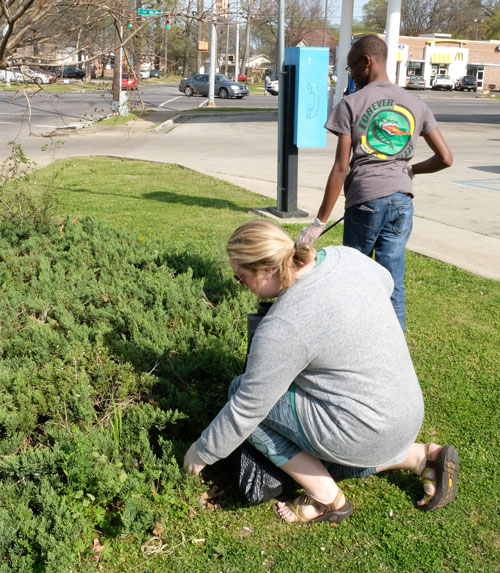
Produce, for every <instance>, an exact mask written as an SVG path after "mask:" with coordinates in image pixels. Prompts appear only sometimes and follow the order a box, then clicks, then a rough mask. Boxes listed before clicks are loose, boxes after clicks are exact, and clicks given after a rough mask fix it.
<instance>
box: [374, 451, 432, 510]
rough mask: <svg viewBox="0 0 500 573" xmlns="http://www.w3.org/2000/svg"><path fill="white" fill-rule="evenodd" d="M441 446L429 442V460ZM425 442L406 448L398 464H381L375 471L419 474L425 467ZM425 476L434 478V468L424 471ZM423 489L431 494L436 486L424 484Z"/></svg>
mask: <svg viewBox="0 0 500 573" xmlns="http://www.w3.org/2000/svg"><path fill="white" fill-rule="evenodd" d="M441 449H442V446H439V445H438V444H434V443H430V444H429V456H430V458H431V460H435V459H436V458H437V457H438V455H439V452H440V451H441ZM426 462H427V459H426V444H416V443H415V444H412V445H411V446H410V449H409V450H408V454H407V455H406V459H405V460H404V461H403V462H401V463H400V464H396V465H393V466H383V467H378V468H377V472H383V471H386V470H408V471H411V472H413V473H414V474H416V475H418V476H420V475H422V472H423V471H424V469H425V467H426ZM425 477H426V478H429V479H431V480H432V479H435V477H436V472H435V470H434V469H430V470H429V471H428V472H427V473H426V476H425ZM424 491H425V493H426V494H427V495H429V496H433V495H434V494H435V493H436V486H435V485H434V484H431V483H425V484H424ZM425 503H426V501H425V500H424V499H421V500H420V501H418V502H417V505H419V506H420V505H424V504H425Z"/></svg>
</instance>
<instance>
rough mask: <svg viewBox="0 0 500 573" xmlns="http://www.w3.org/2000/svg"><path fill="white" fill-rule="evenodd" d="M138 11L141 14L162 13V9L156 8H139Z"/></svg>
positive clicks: (153, 14) (152, 14)
mask: <svg viewBox="0 0 500 573" xmlns="http://www.w3.org/2000/svg"><path fill="white" fill-rule="evenodd" d="M137 13H138V14H139V16H158V15H160V14H162V11H161V10H157V9H155V8H139V9H138V10H137Z"/></svg>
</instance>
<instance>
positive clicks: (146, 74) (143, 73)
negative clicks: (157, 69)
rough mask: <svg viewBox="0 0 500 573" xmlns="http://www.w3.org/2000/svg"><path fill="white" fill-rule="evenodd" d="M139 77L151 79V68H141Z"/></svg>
mask: <svg viewBox="0 0 500 573" xmlns="http://www.w3.org/2000/svg"><path fill="white" fill-rule="evenodd" d="M139 77H140V78H141V80H149V77H150V73H149V70H141V71H140V72H139Z"/></svg>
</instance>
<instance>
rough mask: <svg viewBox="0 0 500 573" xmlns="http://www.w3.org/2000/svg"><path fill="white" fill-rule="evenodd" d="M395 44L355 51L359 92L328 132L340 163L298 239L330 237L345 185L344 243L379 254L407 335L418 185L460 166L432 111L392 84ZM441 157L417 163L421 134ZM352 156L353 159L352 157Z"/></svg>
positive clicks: (351, 66) (374, 39)
mask: <svg viewBox="0 0 500 573" xmlns="http://www.w3.org/2000/svg"><path fill="white" fill-rule="evenodd" d="M386 62H387V45H386V44H385V42H384V41H383V40H381V39H380V38H379V37H378V36H372V35H370V36H364V37H363V38H361V39H360V40H358V41H357V42H356V43H355V44H354V45H353V46H352V48H351V50H350V52H349V55H348V56H347V63H348V66H347V69H348V70H349V71H350V72H351V76H352V78H353V80H354V82H355V84H356V87H357V88H358V91H357V92H355V93H353V94H351V95H348V96H346V97H345V98H344V99H343V100H342V101H341V102H340V103H339V104H338V105H337V106H336V107H335V108H334V109H333V111H332V113H331V115H330V117H329V118H328V121H327V122H326V124H325V127H326V128H327V129H328V130H329V131H331V132H333V133H335V135H337V136H338V143H337V151H336V154H335V162H334V165H333V168H332V170H331V172H330V175H329V177H328V181H327V184H326V189H325V195H324V197H323V201H322V203H321V206H320V208H319V211H318V216H317V217H316V219H315V221H314V223H313V224H312V225H310V226H309V227H306V228H305V229H304V230H303V231H302V233H301V234H300V235H299V238H298V239H297V240H298V241H305V242H308V243H312V242H314V241H315V240H316V239H317V238H318V237H319V236H320V234H321V233H322V231H323V229H324V227H325V225H326V222H327V220H328V217H329V216H330V214H331V212H332V209H333V207H334V206H335V203H336V201H337V199H338V196H339V195H340V191H341V189H342V186H344V195H345V219H344V239H343V242H344V245H346V246H349V247H354V248H355V249H358V250H359V251H361V252H362V253H364V254H366V255H368V256H372V254H373V252H375V260H376V261H377V262H379V263H380V264H381V265H382V266H384V267H385V268H386V269H388V270H389V272H390V273H391V275H392V278H393V280H394V291H393V294H392V297H391V301H392V305H393V307H394V310H395V311H396V315H397V317H398V319H399V323H400V324H401V327H402V329H403V331H404V330H405V326H406V319H405V289H404V269H405V252H406V243H407V242H408V238H409V236H410V232H411V229H412V217H413V203H412V198H413V193H412V179H413V177H414V176H415V175H418V174H420V173H434V172H435V171H440V170H441V169H445V168H446V167H450V166H451V164H452V162H453V157H452V154H451V152H450V150H449V148H448V146H447V144H446V142H445V140H444V138H443V136H442V134H441V132H440V131H439V129H438V128H437V123H436V120H435V118H434V116H433V115H432V112H431V111H430V109H429V108H428V107H427V106H426V105H425V103H424V102H423V101H422V100H420V99H419V98H417V97H415V96H413V95H411V94H409V93H407V92H406V91H405V90H403V89H402V88H400V87H398V86H396V85H394V84H393V83H391V82H390V81H389V77H388V75H387V69H386ZM419 135H422V136H423V137H424V139H425V141H426V142H427V145H428V146H429V147H430V148H431V150H432V151H433V155H432V156H431V157H429V159H426V160H425V161H421V162H419V163H414V164H413V165H410V159H411V158H412V157H413V154H414V151H415V146H416V142H417V139H418V136H419ZM351 154H352V156H351Z"/></svg>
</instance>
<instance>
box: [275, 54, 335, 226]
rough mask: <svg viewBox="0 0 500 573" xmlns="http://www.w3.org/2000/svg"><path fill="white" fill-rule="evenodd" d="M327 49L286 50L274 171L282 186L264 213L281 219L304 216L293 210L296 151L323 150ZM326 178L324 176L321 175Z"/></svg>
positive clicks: (295, 201)
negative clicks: (274, 203)
mask: <svg viewBox="0 0 500 573" xmlns="http://www.w3.org/2000/svg"><path fill="white" fill-rule="evenodd" d="M328 64H329V48H302V47H300V48H286V49H285V60H284V66H283V68H284V72H283V73H282V74H281V78H282V80H280V85H279V89H280V90H281V89H284V90H285V97H284V102H285V113H284V126H283V129H282V134H281V135H282V137H281V138H280V140H279V141H278V145H279V146H282V153H281V154H280V157H282V161H281V162H279V163H280V164H279V165H278V169H279V170H280V173H281V178H279V180H281V182H282V187H281V188H278V198H277V199H278V205H277V207H269V208H268V210H269V211H270V212H271V213H273V214H274V215H276V216H278V217H281V218H288V217H307V215H308V214H307V213H306V212H305V211H301V210H300V209H298V208H297V191H298V189H297V175H298V150H299V148H300V147H325V146H326V129H325V128H324V125H325V122H326V120H327V113H328ZM325 178H326V174H325Z"/></svg>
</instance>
